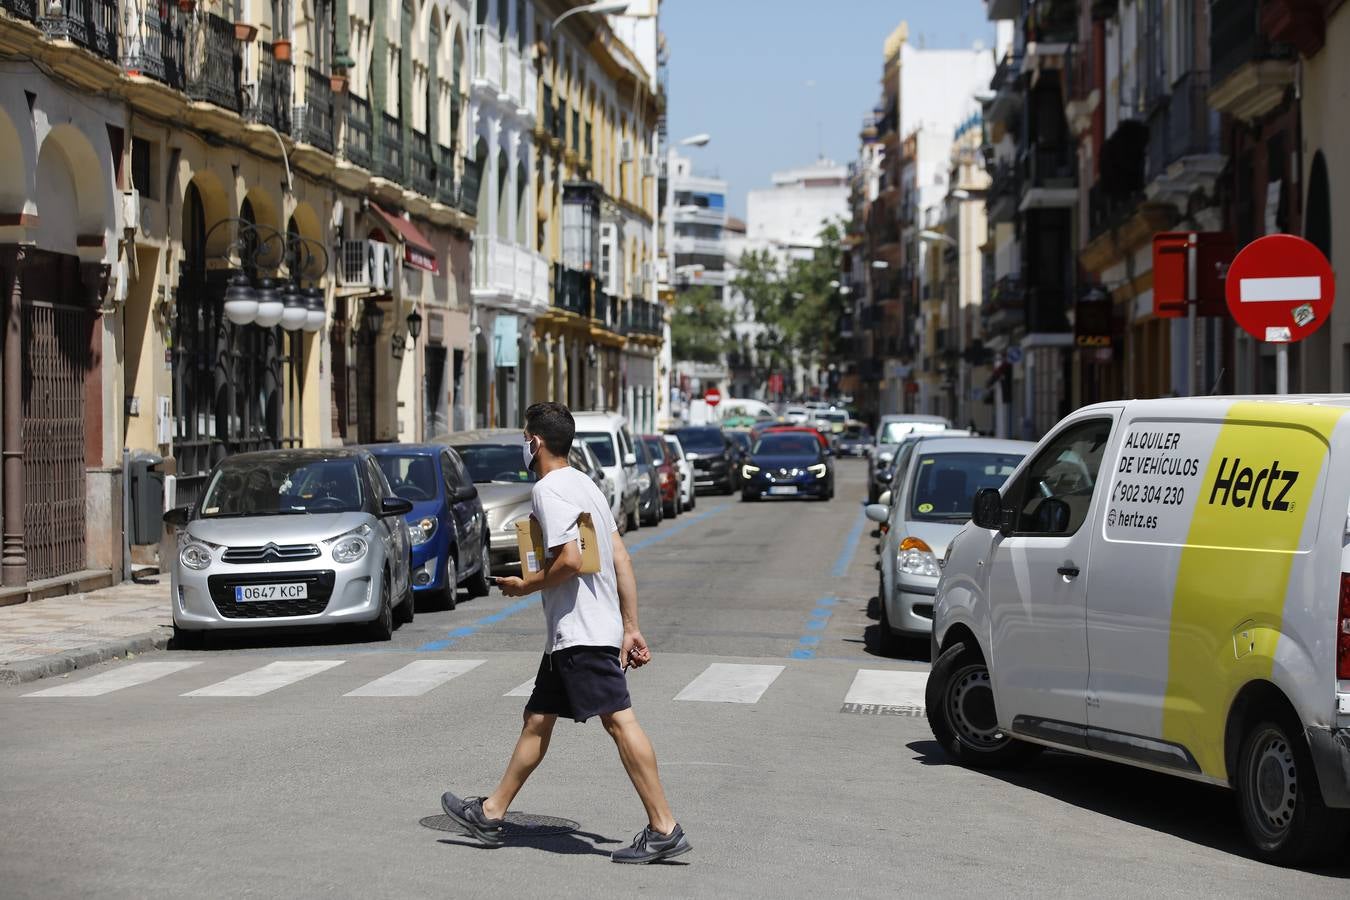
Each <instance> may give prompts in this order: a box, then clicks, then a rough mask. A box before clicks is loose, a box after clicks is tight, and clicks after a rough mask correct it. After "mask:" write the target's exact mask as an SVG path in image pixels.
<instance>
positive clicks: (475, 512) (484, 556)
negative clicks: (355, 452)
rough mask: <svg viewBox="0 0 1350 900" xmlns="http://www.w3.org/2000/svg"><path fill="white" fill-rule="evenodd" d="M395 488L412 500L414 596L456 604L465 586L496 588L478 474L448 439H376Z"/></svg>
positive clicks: (374, 449) (379, 459)
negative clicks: (407, 441)
mask: <svg viewBox="0 0 1350 900" xmlns="http://www.w3.org/2000/svg"><path fill="white" fill-rule="evenodd" d="M368 449H369V450H370V452H371V453H372V454H373V455H374V457H375V461H376V463H378V464H379V466H380V468H381V469H382V470H384V475H385V478H387V479H388V480H389V486H390V487H391V488H393V490H394V493H395V494H397V495H398V496H400V497H402V498H403V499H404V500H408V501H410V502H411V503H412V505H413V508H412V512H410V513H408V515H407V517H406V518H407V521H408V536H409V538H410V543H411V546H412V551H411V552H412V583H413V595H414V597H415V598H416V597H430V598H436V600H439V604H438V605H439V606H441V607H442V608H445V609H454V608H455V597H456V594H457V592H458V589H459V587H460V586H461V585H463V586H465V587H467V588H468V591H469V596H470V597H482V596H486V594H487V593H488V591H489V590H490V589H491V587H492V581H491V577H492V564H491V559H490V554H491V544H490V541H489V533H488V526H487V516H486V515H484V513H483V504H482V502H481V501H480V500H479V499H478V489H477V488H475V487H474V484H473V477H472V476H470V475H469V473H468V472H467V471H466V470H465V468H464V462H463V461H462V460H461V459H460V458H459V455H458V454H456V453H455V451H454V450H451V449H450V448H449V447H446V446H445V445H444V444H375V445H372V446H370V447H369V448H368Z"/></svg>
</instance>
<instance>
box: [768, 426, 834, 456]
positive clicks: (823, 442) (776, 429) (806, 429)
mask: <svg viewBox="0 0 1350 900" xmlns="http://www.w3.org/2000/svg"><path fill="white" fill-rule="evenodd" d="M784 432H789V433H791V432H796V433H799V434H813V435H815V436H816V440H818V441H820V446H821V448H822V449H824V450H828V449H830V439H829V438H827V437H826V436H825V435H824V434H823V433H822V432H821V431H820V430H819V429H817V428H812V427H811V426H810V425H770V426H769V427H768V428H765V429H764V430H763V431H761V432H760V433H759V434H760V437H763V436H764V435H766V434H782V433H784Z"/></svg>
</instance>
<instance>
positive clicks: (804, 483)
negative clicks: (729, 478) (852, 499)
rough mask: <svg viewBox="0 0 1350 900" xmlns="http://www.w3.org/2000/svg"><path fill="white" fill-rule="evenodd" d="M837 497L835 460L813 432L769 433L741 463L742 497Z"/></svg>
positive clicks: (750, 498) (744, 498)
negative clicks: (835, 490)
mask: <svg viewBox="0 0 1350 900" xmlns="http://www.w3.org/2000/svg"><path fill="white" fill-rule="evenodd" d="M765 496H768V497H815V498H817V499H820V500H829V499H830V498H831V497H833V496H834V462H833V461H832V460H831V458H830V451H829V450H828V449H826V448H825V447H822V446H821V444H820V441H819V440H818V439H817V438H816V437H814V436H813V435H810V434H806V433H799V432H769V433H768V434H765V435H764V436H763V437H761V438H760V439H759V440H758V441H757V442H756V443H755V446H754V447H753V448H752V449H751V451H750V455H749V456H748V457H747V458H746V460H745V462H744V463H742V464H741V499H742V500H758V499H759V498H760V497H765Z"/></svg>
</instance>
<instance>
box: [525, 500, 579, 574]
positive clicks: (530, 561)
mask: <svg viewBox="0 0 1350 900" xmlns="http://www.w3.org/2000/svg"><path fill="white" fill-rule="evenodd" d="M577 530H578V531H579V532H580V538H579V540H580V542H581V574H582V575H594V574H595V573H597V572H599V571H600V541H599V538H598V537H597V536H596V533H595V524H594V523H593V522H592V521H591V515H590V513H582V514H581V517H580V518H578V519H577ZM516 546H517V547H518V548H519V550H520V572H521V574H522V575H528V574H530V573H531V572H538V571H540V570H542V569H543V568H544V557H545V555H546V551H547V549H548V548H546V547H545V546H544V532H543V529H541V528H540V527H539V521H538V520H537V519H535V517H534V516H530V517H529V518H528V519H521V520H520V521H517V522H516Z"/></svg>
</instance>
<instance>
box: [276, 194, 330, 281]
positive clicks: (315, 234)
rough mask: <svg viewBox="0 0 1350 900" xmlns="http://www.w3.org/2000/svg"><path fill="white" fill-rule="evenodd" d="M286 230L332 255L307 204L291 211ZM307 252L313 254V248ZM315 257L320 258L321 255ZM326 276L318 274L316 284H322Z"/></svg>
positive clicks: (320, 227) (302, 204)
mask: <svg viewBox="0 0 1350 900" xmlns="http://www.w3.org/2000/svg"><path fill="white" fill-rule="evenodd" d="M286 230H287V231H294V232H295V233H296V234H298V235H300V236H301V237H303V238H307V239H309V240H311V241H315V242H316V243H318V244H319V245H321V246H323V247H324V249H326V250H328V252H329V253H330V254H331V253H332V250H331V248H329V246H328V242H327V241H325V240H324V235H323V223H322V222H321V221H320V219H319V215H318V213H316V212H315V211H314V207H312V206H310V205H309V204H308V203H300V204H297V205H296V207H295V209H294V210H292V211H291V218H290V221H289V222H287V223H286ZM309 250H310V252H313V250H314V248H313V247H310V248H309ZM316 255H317V256H322V254H316ZM322 262H323V260H322V259H319V261H318V264H322ZM332 262H333V261H332V260H331V259H330V260H329V267H330V268H331V266H332ZM327 274H328V273H327V272H323V273H320V275H319V280H318V282H317V283H318V284H322V283H323V279H324V278H325V277H326V276H327Z"/></svg>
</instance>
